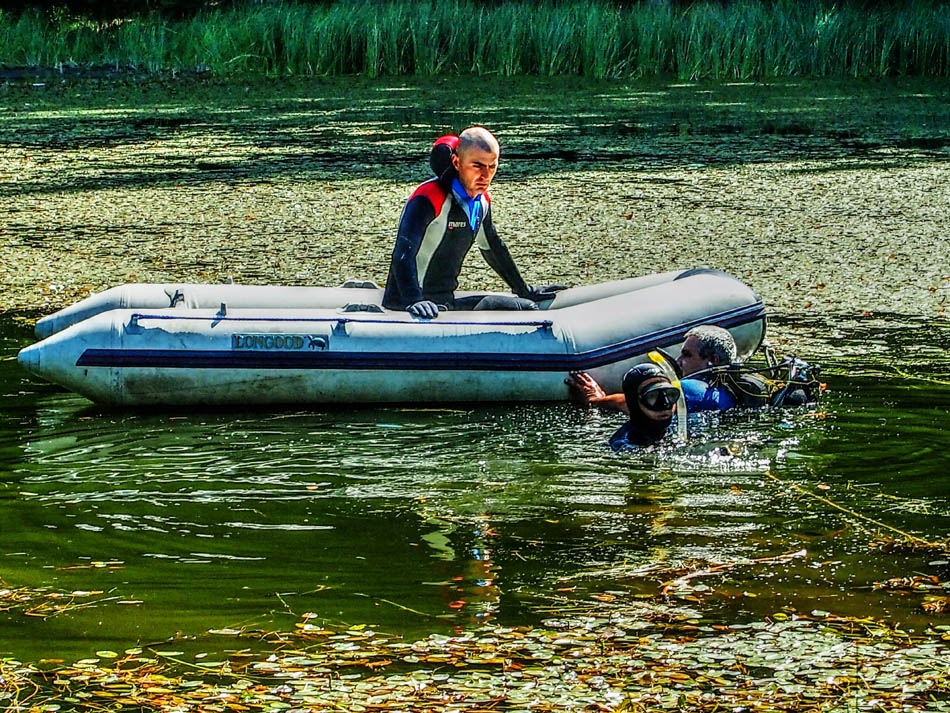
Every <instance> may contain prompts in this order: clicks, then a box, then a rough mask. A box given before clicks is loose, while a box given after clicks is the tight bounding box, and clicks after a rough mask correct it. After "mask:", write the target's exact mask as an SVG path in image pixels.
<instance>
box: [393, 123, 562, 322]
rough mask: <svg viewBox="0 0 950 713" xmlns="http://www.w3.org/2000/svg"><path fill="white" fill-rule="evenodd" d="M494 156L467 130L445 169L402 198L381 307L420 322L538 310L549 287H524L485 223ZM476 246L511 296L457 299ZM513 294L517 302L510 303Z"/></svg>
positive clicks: (492, 148) (482, 132) (486, 140)
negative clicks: (461, 312) (444, 313)
mask: <svg viewBox="0 0 950 713" xmlns="http://www.w3.org/2000/svg"><path fill="white" fill-rule="evenodd" d="M500 155H501V149H500V147H499V145H498V141H497V140H496V139H495V137H494V136H493V135H492V134H491V132H490V131H488V130H487V129H485V128H483V127H480V126H473V127H470V128H468V129H466V130H465V131H463V132H462V133H461V134H459V137H458V145H457V147H455V148H454V150H453V151H452V153H451V166H449V167H448V169H447V170H445V171H444V172H442V173H441V175H437V177H436V178H433V179H431V180H429V181H426V182H425V183H423V184H422V185H421V186H419V187H418V188H416V190H415V191H414V192H413V194H412V195H411V196H410V197H409V201H408V202H407V203H406V207H405V208H404V209H403V212H402V217H401V218H400V220H399V232H398V234H397V236H396V246H395V248H394V249H393V254H392V262H391V264H390V267H389V276H388V278H387V279H386V291H385V293H384V295H383V306H384V307H386V308H387V309H405V310H407V311H408V312H409V313H410V314H412V315H414V316H416V317H421V318H424V319H433V318H435V317H437V316H438V314H439V308H440V306H441V307H442V308H445V309H514V310H522V309H537V308H538V305H537V302H538V301H540V300H545V299H551V298H553V297H554V290H556V289H557V288H556V287H552V288H537V289H536V288H532V287H531V286H530V285H528V284H526V283H525V281H524V279H523V278H522V277H521V274H520V273H519V272H518V268H517V266H516V265H515V262H514V260H513V259H512V257H511V253H510V252H508V247H507V246H506V245H505V243H504V242H503V241H502V240H501V238H499V237H498V233H497V232H496V231H495V226H494V225H493V224H492V216H491V200H490V199H489V197H488V187H489V186H490V185H491V182H492V179H493V178H494V177H495V172H496V171H497V170H498V160H499V156H500ZM476 243H477V244H478V247H479V249H480V250H481V253H482V256H483V257H484V258H485V261H486V262H487V263H488V264H489V265H491V267H492V269H494V270H495V272H497V273H498V275H499V276H500V277H501V278H502V279H503V280H504V281H505V282H506V283H507V284H508V286H509V287H510V288H511V289H512V291H513V292H514V293H515V294H514V295H512V296H510V297H509V296H501V295H488V296H486V295H474V296H471V297H462V298H456V296H455V291H456V290H457V289H458V276H459V273H460V272H461V269H462V262H463V261H464V259H465V256H466V255H467V254H468V252H469V250H471V248H472V245H474V244H476ZM515 295H517V296H515Z"/></svg>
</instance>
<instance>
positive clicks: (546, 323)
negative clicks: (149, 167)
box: [128, 312, 554, 329]
mask: <svg viewBox="0 0 950 713" xmlns="http://www.w3.org/2000/svg"><path fill="white" fill-rule="evenodd" d="M143 319H156V320H187V321H196V322H212V323H213V324H218V323H219V322H282V323H286V322H295V323H297V322H315V323H329V322H335V323H336V324H337V326H342V325H344V324H390V325H406V324H435V325H437V326H438V325H447V324H451V325H459V326H466V327H482V326H491V327H538V328H540V329H550V328H551V327H552V326H553V325H554V322H553V321H552V320H550V319H544V320H531V321H524V322H469V321H452V322H449V321H445V320H441V319H440V320H438V321H436V320H424V321H415V320H413V321H412V322H406V321H404V320H399V321H393V320H390V319H353V318H352V317H229V316H227V315H226V314H223V313H221V312H219V313H218V314H216V315H214V316H212V317H197V316H187V315H172V314H141V313H134V314H132V316H131V317H130V318H129V325H128V326H129V327H130V328H135V327H138V326H139V321H140V320H143Z"/></svg>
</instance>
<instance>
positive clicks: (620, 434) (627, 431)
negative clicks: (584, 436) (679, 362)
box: [610, 364, 680, 451]
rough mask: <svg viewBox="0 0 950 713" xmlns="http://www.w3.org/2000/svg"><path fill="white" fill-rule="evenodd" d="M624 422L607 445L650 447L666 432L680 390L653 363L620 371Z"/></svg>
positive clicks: (674, 410)
mask: <svg viewBox="0 0 950 713" xmlns="http://www.w3.org/2000/svg"><path fill="white" fill-rule="evenodd" d="M623 395H624V400H625V405H626V407H627V408H626V410H627V412H628V413H629V415H630V418H629V419H628V420H627V422H626V423H625V424H624V425H622V426H621V427H620V428H618V429H617V431H616V432H615V433H614V434H613V435H612V436H611V437H610V447H611V448H612V449H613V450H615V451H619V450H621V449H623V448H628V447H636V446H639V447H643V446H652V445H653V444H655V443H658V442H659V441H661V440H662V439H663V437H664V436H666V435H667V433H669V431H670V426H671V425H672V424H673V419H674V418H675V417H676V402H677V401H678V400H679V397H680V390H679V389H678V388H677V387H676V386H674V385H673V384H672V383H670V380H669V378H668V377H667V376H666V374H665V373H664V372H663V370H662V369H661V368H660V367H658V366H657V365H656V364H639V365H637V366H635V367H633V368H632V369H631V370H630V371H628V372H627V373H626V374H624V377H623Z"/></svg>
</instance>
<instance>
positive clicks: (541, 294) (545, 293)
mask: <svg viewBox="0 0 950 713" xmlns="http://www.w3.org/2000/svg"><path fill="white" fill-rule="evenodd" d="M566 289H567V285H545V286H544V287H532V286H531V285H528V292H527V294H524V295H521V297H527V298H528V299H529V300H534V301H535V302H543V301H544V300H553V299H554V297H555V294H556V293H558V292H560V291H561V290H566Z"/></svg>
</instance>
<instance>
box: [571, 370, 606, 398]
mask: <svg viewBox="0 0 950 713" xmlns="http://www.w3.org/2000/svg"><path fill="white" fill-rule="evenodd" d="M564 383H565V384H567V385H568V387H570V392H571V401H573V402H574V403H576V404H580V405H582V406H591V405H593V404H595V403H596V402H598V401H600V400H601V399H603V398H605V397H606V396H607V392H606V391H604V389H603V388H602V387H601V385H600V384H598V383H597V380H596V379H594V377H593V376H591V375H590V374H588V373H587V372H586V371H572V372H571V373H569V374H568V375H567V378H566V379H564Z"/></svg>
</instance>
